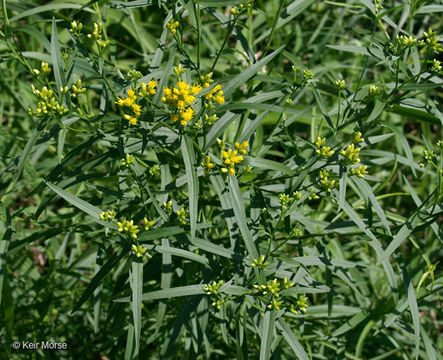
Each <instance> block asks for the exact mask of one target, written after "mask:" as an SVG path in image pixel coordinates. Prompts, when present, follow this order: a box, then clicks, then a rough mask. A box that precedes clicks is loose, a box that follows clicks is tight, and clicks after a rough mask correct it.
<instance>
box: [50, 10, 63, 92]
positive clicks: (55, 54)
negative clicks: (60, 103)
mask: <svg viewBox="0 0 443 360" xmlns="http://www.w3.org/2000/svg"><path fill="white" fill-rule="evenodd" d="M51 58H52V66H53V67H54V78H55V83H56V85H57V92H60V90H59V89H60V88H63V87H65V85H66V79H65V73H64V69H63V62H62V59H61V56H60V44H59V43H58V36H57V24H56V23H55V18H52V36H51Z"/></svg>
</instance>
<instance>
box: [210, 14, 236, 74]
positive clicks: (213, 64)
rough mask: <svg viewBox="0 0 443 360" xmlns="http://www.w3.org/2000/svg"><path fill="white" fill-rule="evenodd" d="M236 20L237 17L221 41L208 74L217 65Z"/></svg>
mask: <svg viewBox="0 0 443 360" xmlns="http://www.w3.org/2000/svg"><path fill="white" fill-rule="evenodd" d="M237 19H238V15H236V16H235V17H234V20H233V21H232V23H231V25H230V26H229V29H228V31H227V32H226V35H225V38H224V40H223V44H222V46H221V47H220V50H219V51H218V53H217V56H216V57H215V60H214V62H213V63H212V66H211V70H209V72H212V71H213V70H214V68H215V65H217V62H218V59H219V57H220V55H221V53H222V52H223V49H224V48H225V45H226V43H227V42H228V39H229V35H231V33H232V30H233V29H234V26H235V23H236V22H237Z"/></svg>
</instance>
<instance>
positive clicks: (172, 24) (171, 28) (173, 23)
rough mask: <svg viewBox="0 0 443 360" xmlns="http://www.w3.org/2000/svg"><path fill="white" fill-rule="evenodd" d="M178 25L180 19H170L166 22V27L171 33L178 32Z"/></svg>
mask: <svg viewBox="0 0 443 360" xmlns="http://www.w3.org/2000/svg"><path fill="white" fill-rule="evenodd" d="M177 26H178V21H172V20H171V21H170V22H169V23H167V24H166V27H167V28H168V29H169V31H170V32H171V34H173V35H174V34H175V33H176V32H177V30H175V28H176V27H177Z"/></svg>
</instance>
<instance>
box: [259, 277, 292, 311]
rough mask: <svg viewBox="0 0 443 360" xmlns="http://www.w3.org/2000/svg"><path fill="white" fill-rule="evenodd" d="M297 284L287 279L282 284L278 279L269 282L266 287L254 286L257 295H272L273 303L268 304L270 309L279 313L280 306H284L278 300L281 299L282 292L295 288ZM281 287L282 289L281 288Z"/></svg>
mask: <svg viewBox="0 0 443 360" xmlns="http://www.w3.org/2000/svg"><path fill="white" fill-rule="evenodd" d="M294 285H295V284H294V283H293V282H292V281H290V280H288V279H287V278H284V279H283V282H282V283H280V282H279V281H278V280H277V279H276V278H274V279H273V280H270V281H268V283H267V284H266V285H257V284H255V285H253V287H254V288H255V289H256V293H261V295H268V294H269V295H271V301H270V303H269V304H268V306H267V307H268V309H274V310H277V311H279V310H280V306H281V305H282V303H283V302H282V301H279V300H277V298H279V297H280V291H281V290H286V289H289V288H291V287H293V286H294ZM280 287H281V288H280Z"/></svg>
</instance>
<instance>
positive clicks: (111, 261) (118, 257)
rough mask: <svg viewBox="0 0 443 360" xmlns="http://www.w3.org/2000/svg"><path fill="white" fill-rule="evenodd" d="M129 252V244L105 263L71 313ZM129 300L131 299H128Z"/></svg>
mask: <svg viewBox="0 0 443 360" xmlns="http://www.w3.org/2000/svg"><path fill="white" fill-rule="evenodd" d="M128 252H129V246H127V247H125V248H122V249H120V251H119V252H116V253H114V254H113V255H112V256H111V257H110V258H109V260H108V261H107V263H106V264H105V265H103V267H102V268H101V269H100V270H99V272H98V273H97V274H96V275H95V276H94V277H93V278H92V280H91V282H90V283H89V285H88V287H87V288H86V290H85V291H84V292H83V294H82V296H81V297H80V300H78V302H77V304H76V305H75V306H74V309H73V310H72V311H71V313H74V312H76V311H77V310H78V309H80V307H81V306H82V305H83V304H84V303H85V301H86V300H88V298H89V297H90V296H91V295H92V294H93V293H94V290H95V289H96V288H97V287H98V286H99V285H100V284H101V282H102V281H103V279H104V278H105V277H106V275H108V274H109V273H110V272H111V270H112V269H113V268H114V267H115V266H117V264H118V263H119V261H120V260H121V259H122V258H123V257H124V256H125V255H126V254H127V253H128ZM128 301H129V300H128Z"/></svg>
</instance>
